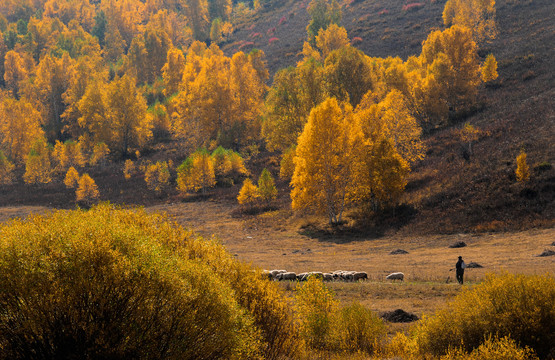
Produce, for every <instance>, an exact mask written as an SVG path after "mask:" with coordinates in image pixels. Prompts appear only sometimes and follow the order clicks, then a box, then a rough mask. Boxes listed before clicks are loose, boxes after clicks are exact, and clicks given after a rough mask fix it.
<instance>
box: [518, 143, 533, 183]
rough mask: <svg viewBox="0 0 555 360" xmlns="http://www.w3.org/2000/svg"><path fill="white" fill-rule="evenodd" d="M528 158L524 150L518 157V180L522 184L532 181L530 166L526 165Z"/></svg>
mask: <svg viewBox="0 0 555 360" xmlns="http://www.w3.org/2000/svg"><path fill="white" fill-rule="evenodd" d="M526 157H527V155H526V153H525V152H524V150H521V151H520V154H519V155H518V156H517V157H516V180H517V181H518V182H521V183H524V182H527V181H529V180H530V166H528V164H527V163H526Z"/></svg>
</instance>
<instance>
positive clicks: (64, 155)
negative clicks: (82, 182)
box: [52, 140, 87, 171]
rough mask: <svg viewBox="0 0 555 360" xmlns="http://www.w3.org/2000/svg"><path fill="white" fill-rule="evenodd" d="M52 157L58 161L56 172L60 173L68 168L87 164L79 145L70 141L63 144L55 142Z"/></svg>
mask: <svg viewBox="0 0 555 360" xmlns="http://www.w3.org/2000/svg"><path fill="white" fill-rule="evenodd" d="M52 155H53V157H54V159H56V160H57V161H58V165H59V169H58V170H60V171H64V170H65V169H67V168H68V167H70V166H73V167H75V166H77V167H83V166H85V164H86V162H87V161H86V159H85V156H84V155H83V152H82V151H81V143H79V142H74V141H71V140H68V141H66V142H65V143H62V142H60V141H56V144H55V145H54V151H53V152H52Z"/></svg>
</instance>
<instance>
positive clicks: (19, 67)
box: [4, 50, 28, 100]
mask: <svg viewBox="0 0 555 360" xmlns="http://www.w3.org/2000/svg"><path fill="white" fill-rule="evenodd" d="M27 77H28V71H27V69H26V67H25V65H24V60H23V59H22V58H21V56H20V55H19V53H17V52H15V51H14V50H10V51H8V52H7V53H6V56H5V60H4V82H5V84H6V88H7V89H8V91H10V92H11V94H12V96H13V97H14V98H15V99H16V100H17V99H19V95H20V94H19V92H20V89H21V85H20V84H21V82H22V81H23V80H25V79H27Z"/></svg>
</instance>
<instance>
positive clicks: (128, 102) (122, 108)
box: [105, 75, 152, 156]
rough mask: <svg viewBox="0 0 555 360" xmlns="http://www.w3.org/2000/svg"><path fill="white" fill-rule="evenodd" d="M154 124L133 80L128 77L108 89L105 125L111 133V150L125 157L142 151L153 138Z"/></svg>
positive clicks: (117, 80)
mask: <svg viewBox="0 0 555 360" xmlns="http://www.w3.org/2000/svg"><path fill="white" fill-rule="evenodd" d="M151 120H152V119H151V117H149V116H147V105H146V100H145V98H144V97H143V96H142V95H141V93H140V92H139V89H137V87H136V86H135V81H134V79H133V78H130V77H128V76H127V75H125V76H123V77H121V78H118V79H115V80H114V81H113V82H112V83H110V84H109V85H108V88H107V92H106V120H105V123H106V125H108V126H109V129H110V134H111V138H110V140H109V143H108V144H111V149H113V150H116V151H118V152H119V153H120V154H121V155H122V156H125V155H127V153H128V151H129V148H130V147H132V148H141V147H142V146H143V145H144V144H145V143H146V141H147V140H148V139H149V138H150V137H151V136H152V131H151V126H152V125H151Z"/></svg>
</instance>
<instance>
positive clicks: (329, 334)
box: [296, 277, 339, 349]
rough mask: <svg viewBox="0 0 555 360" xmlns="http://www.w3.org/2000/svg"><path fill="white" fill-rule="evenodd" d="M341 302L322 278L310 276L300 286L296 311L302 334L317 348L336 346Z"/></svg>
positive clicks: (332, 347) (308, 342) (309, 343)
mask: <svg viewBox="0 0 555 360" xmlns="http://www.w3.org/2000/svg"><path fill="white" fill-rule="evenodd" d="M338 304H339V302H338V301H337V300H336V299H335V295H334V293H333V291H331V290H330V289H328V288H327V287H326V286H325V285H324V283H323V282H322V280H321V279H318V278H316V277H310V278H309V279H308V281H307V282H306V283H305V284H304V285H303V286H301V287H300V288H298V290H297V295H296V312H297V318H298V323H299V330H300V332H301V335H302V336H303V337H304V339H305V340H306V342H307V344H308V345H309V346H311V347H313V348H316V349H334V348H336V344H335V342H336V339H334V337H333V335H334V334H333V329H334V327H335V323H334V322H335V319H336V313H337V311H338Z"/></svg>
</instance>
